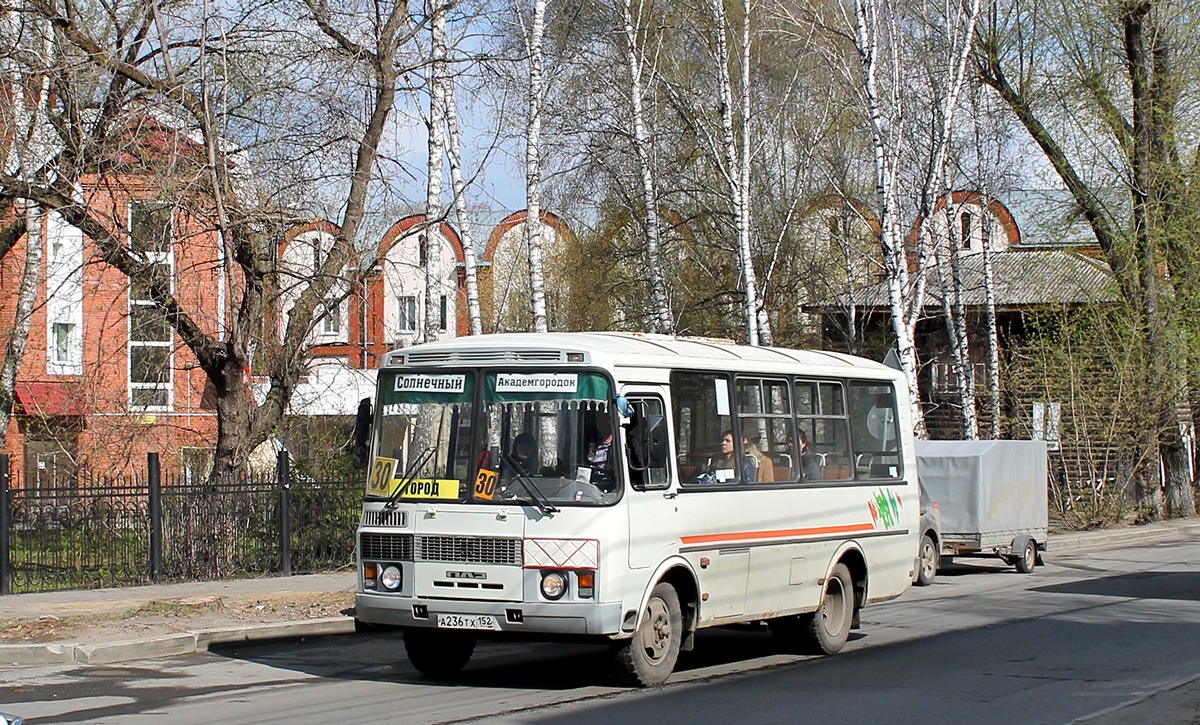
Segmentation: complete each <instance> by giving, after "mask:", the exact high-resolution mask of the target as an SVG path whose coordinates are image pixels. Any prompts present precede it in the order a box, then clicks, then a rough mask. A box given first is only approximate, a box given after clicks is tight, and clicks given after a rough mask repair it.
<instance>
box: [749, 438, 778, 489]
mask: <svg viewBox="0 0 1200 725" xmlns="http://www.w3.org/2000/svg"><path fill="white" fill-rule="evenodd" d="M742 453H744V454H745V456H744V457H743V458H742V479H743V480H744V481H745V482H746V483H755V482H758V483H774V482H775V464H774V463H772V462H771V459H770V458H768V457H767V455H766V454H765V453H763V452H762V449H760V448H759V447H758V446H757V445H756V444H755V443H754V441H752V440H750V437H749V436H742Z"/></svg>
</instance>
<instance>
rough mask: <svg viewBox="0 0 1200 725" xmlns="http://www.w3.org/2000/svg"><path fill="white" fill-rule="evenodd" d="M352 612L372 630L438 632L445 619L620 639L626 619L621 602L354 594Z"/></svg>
mask: <svg viewBox="0 0 1200 725" xmlns="http://www.w3.org/2000/svg"><path fill="white" fill-rule="evenodd" d="M354 609H355V615H354V616H355V618H356V619H358V620H359V621H362V622H367V623H368V624H384V625H390V626H398V627H438V626H439V617H440V616H442V615H459V616H460V617H468V618H476V617H481V616H482V617H487V616H490V617H491V618H492V619H491V620H490V623H491V624H492V625H494V626H492V627H489V629H490V631H496V632H511V633H529V634H533V633H545V634H563V635H600V636H603V635H609V636H612V635H619V634H620V633H621V618H622V617H621V615H622V612H621V603H620V602H487V601H478V600H459V599H415V598H413V597H400V596H389V595H384V594H374V593H371V592H359V593H358V594H356V595H355V597H354ZM457 621H461V620H457ZM626 636H628V633H626Z"/></svg>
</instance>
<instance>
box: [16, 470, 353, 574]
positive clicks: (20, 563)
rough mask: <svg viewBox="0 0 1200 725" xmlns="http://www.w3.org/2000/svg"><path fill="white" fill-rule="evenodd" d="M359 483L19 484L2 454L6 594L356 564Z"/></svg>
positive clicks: (287, 476)
mask: <svg viewBox="0 0 1200 725" xmlns="http://www.w3.org/2000/svg"><path fill="white" fill-rule="evenodd" d="M362 496H363V482H362V481H360V480H357V479H355V480H308V479H306V478H303V479H297V478H296V477H293V476H292V475H291V470H290V462H289V460H288V458H287V453H286V452H283V453H281V454H280V457H279V460H278V464H277V466H276V470H275V471H273V472H271V473H269V474H266V475H251V476H248V477H246V478H241V479H238V480H236V481H229V482H221V483H216V484H214V483H211V482H207V481H206V482H203V483H194V482H190V481H186V480H181V479H179V478H176V477H171V476H162V475H161V472H160V469H159V467H158V456H157V455H156V454H150V455H149V456H148V457H147V469H146V473H145V475H134V476H128V477H120V478H118V477H105V476H95V475H93V476H85V475H77V476H76V477H75V479H74V481H73V483H72V485H71V486H70V487H69V488H65V489H64V488H62V487H59V488H54V489H39V488H35V487H28V486H22V485H21V482H20V481H19V480H14V477H13V476H10V469H9V461H8V457H7V456H0V594H9V593H19V592H39V591H54V590H62V589H92V588H99V587H117V586H130V585H137V584H151V583H158V582H177V581H206V580H216V579H229V578H245V577H255V576H264V575H269V574H281V575H284V576H287V575H290V574H303V573H313V572H320V571H331V570H335V569H338V568H341V567H344V566H347V565H350V564H352V563H353V562H354V543H355V542H354V532H355V529H356V527H357V525H358V521H359V518H360V516H361V512H362Z"/></svg>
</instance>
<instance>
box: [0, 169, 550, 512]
mask: <svg viewBox="0 0 1200 725" xmlns="http://www.w3.org/2000/svg"><path fill="white" fill-rule="evenodd" d="M83 191H84V194H85V195H86V198H87V202H88V204H89V205H90V206H91V209H92V210H93V211H94V212H99V216H101V217H103V218H105V219H108V220H110V221H111V223H112V225H113V227H114V228H115V229H119V230H121V234H124V235H127V238H128V239H129V240H130V242H131V244H132V248H133V249H134V250H135V251H137V252H139V253H140V254H143V255H144V257H145V259H146V261H147V262H148V263H150V264H153V265H155V266H156V268H157V269H156V272H157V273H158V274H161V275H162V277H163V278H164V279H168V280H170V283H171V285H172V292H173V294H174V295H176V297H178V298H179V299H180V301H181V302H182V303H183V304H184V305H185V306H186V308H187V309H189V310H194V311H195V312H194V315H195V317H196V319H197V321H198V322H199V323H200V324H201V326H202V327H203V328H204V329H205V331H206V332H210V333H213V334H216V333H217V331H219V330H220V329H221V326H222V325H223V324H225V322H226V319H227V315H228V310H229V305H230V300H231V299H232V298H234V297H235V295H234V294H232V292H233V291H232V290H231V289H230V285H231V281H230V280H229V279H226V278H225V275H224V271H223V270H224V268H225V265H223V264H221V256H220V255H221V249H220V245H219V239H218V237H217V234H216V233H215V232H214V231H213V230H212V228H211V224H209V223H208V222H207V221H206V220H205V219H202V218H197V216H196V215H195V212H193V211H192V209H193V208H194V207H195V206H196V204H194V203H188V204H184V203H180V202H178V201H169V200H165V199H164V198H163V196H164V195H163V187H162V185H161V184H159V183H155V180H154V178H153V177H142V176H139V175H138V174H136V173H129V174H124V175H121V176H120V177H119V183H118V182H115V181H114V180H113V179H112V178H108V179H104V180H103V181H101V180H98V179H92V180H89V181H88V182H86V183H85V185H84V190H83ZM542 218H543V221H544V222H545V223H546V225H547V228H548V230H549V239H550V242H551V245H552V244H553V243H554V241H555V240H557V239H560V238H562V237H563V236H565V235H566V234H567V233H568V231H567V228H566V225H565V223H563V222H562V220H560V219H558V217H555V216H554V215H552V214H548V213H543V217H542ZM523 220H524V212H517V213H516V214H513V215H510V216H509V217H508V218H506V219H505V220H504V221H503V222H501V224H500V225H498V226H497V227H496V228H495V229H494V230H493V231H492V233H491V234H490V236H489V237H488V241H487V243H486V246H485V247H484V248H483V249H480V250H478V253H477V258H478V260H479V272H480V296H481V303H482V307H483V309H484V329H485V332H490V331H494V330H495V329H496V328H497V320H498V319H499V318H500V317H502V316H503V313H504V312H505V311H508V310H511V309H514V308H515V307H517V306H527V301H525V300H522V299H520V294H519V292H518V294H514V293H513V292H512V290H511V289H510V288H509V287H507V286H506V287H505V288H504V289H503V290H502V291H501V292H500V293H497V291H496V285H494V284H493V282H492V277H491V270H492V266H493V265H492V258H493V257H494V256H495V255H496V254H498V253H499V254H501V255H502V256H503V258H504V259H505V260H506V265H507V266H506V273H507V274H521V272H520V263H519V259H520V257H521V254H522V252H523V234H522V233H521V231H522V227H521V224H522V222H523ZM423 222H424V217H423V215H412V216H408V217H405V218H403V219H400V220H399V221H397V222H396V223H395V224H393V225H392V226H391V227H390V228H389V229H388V230H387V231H386V232H385V233H384V234H383V236H382V238H381V239H380V240H379V242H378V244H377V245H373V247H372V248H371V249H367V250H364V251H363V254H362V260H363V261H361V262H359V263H356V264H355V265H353V266H351V267H348V268H347V269H345V270H343V273H342V276H341V280H342V281H341V282H339V283H338V284H335V286H334V288H333V289H332V290H331V292H330V296H329V298H328V300H327V302H326V304H325V305H323V306H322V307H321V308H320V309H319V310H318V312H317V315H316V319H315V321H314V322H313V325H312V328H311V330H310V331H309V334H308V337H307V340H306V346H307V351H306V352H307V354H308V356H309V357H310V360H311V362H310V366H309V370H308V372H307V374H306V375H305V376H304V377H303V378H302V379H301V381H300V384H299V386H298V387H297V389H296V391H295V394H294V396H293V399H292V402H291V405H290V408H289V416H288V420H287V421H286V422H285V430H284V434H283V438H284V441H285V442H286V444H287V445H288V446H289V448H291V449H292V452H293V453H294V454H295V455H297V456H301V457H303V456H306V455H310V454H311V455H337V454H339V451H337V450H331V449H333V448H336V447H337V446H338V445H339V441H340V438H339V436H344V432H345V430H347V429H349V428H350V427H352V423H353V416H354V414H355V412H356V410H357V406H358V402H359V401H360V400H361V399H362V398H364V397H370V395H371V394H372V392H373V386H374V377H375V376H374V369H375V368H376V367H377V366H378V364H379V361H380V360H381V358H382V356H383V354H384V353H385V352H387V351H388V350H390V349H393V348H394V347H397V346H400V347H403V346H406V345H409V344H412V343H413V342H414V341H416V340H417V339H418V337H419V331H420V330H421V329H422V326H423V320H424V314H425V305H424V295H425V262H426V260H424V258H423V257H424V245H423V244H422V242H421V240H422V239H423V237H424V235H425V234H426V233H428V230H429V227H427V226H426V225H425V224H424V223H423ZM337 233H338V228H337V226H336V225H334V224H333V223H331V222H328V221H326V220H313V221H310V222H308V223H305V224H302V225H298V226H297V227H295V228H293V229H291V230H290V231H289V232H288V233H287V234H286V235H285V236H284V238H283V239H282V240H281V242H280V244H279V247H278V263H279V267H278V268H279V275H278V277H279V280H280V298H279V301H278V306H277V308H276V309H273V310H271V311H269V312H268V319H267V320H266V325H267V329H268V330H270V329H274V330H276V331H277V333H278V334H280V335H282V329H283V328H282V326H283V324H284V323H285V322H286V320H287V314H288V310H289V309H290V307H291V305H292V304H293V303H294V301H295V299H296V297H297V296H298V294H299V291H300V290H301V289H302V287H303V285H304V284H305V281H306V280H307V279H311V277H312V275H313V273H314V271H315V270H316V269H317V268H318V267H319V265H320V264H321V262H322V261H323V259H324V255H325V254H327V253H328V251H329V249H330V247H331V245H332V242H333V238H334V236H335V235H336V234H337ZM438 233H439V235H440V237H441V240H442V243H441V244H440V248H441V250H442V251H441V254H440V255H439V256H440V258H439V259H435V260H434V264H435V270H436V272H435V274H436V276H437V278H438V285H439V286H440V288H441V290H442V292H441V294H440V295H439V299H438V301H437V302H436V303H435V309H436V310H437V313H438V314H439V325H438V326H439V329H440V330H441V333H440V337H442V338H446V337H454V336H457V335H464V334H467V331H468V322H467V306H466V290H465V275H464V253H463V247H462V242H461V240H460V238H459V235H458V233H457V231H456V230H455V229H454V228H453V227H452V226H450V225H449V224H446V223H442V224H440V225H438ZM29 243H40V244H44V250H45V253H44V259H43V266H42V269H41V274H40V278H39V289H38V295H37V303H36V307H35V310H34V313H33V319H32V327H31V330H30V335H29V343H28V347H27V353H26V355H25V358H24V360H23V362H22V366H21V369H20V373H19V375H18V383H17V387H16V391H15V392H16V405H15V407H14V411H13V413H14V415H13V418H12V421H11V423H10V426H9V430H8V434H7V440H6V444H5V452H6V453H7V454H9V456H10V460H11V461H13V466H12V468H13V469H14V470H13V473H14V474H15V476H16V478H17V481H18V485H26V484H25V483H21V482H28V485H32V486H45V487H54V488H62V487H69V486H71V485H74V481H75V473H76V471H78V470H81V469H86V470H88V471H90V472H91V473H93V474H95V473H98V472H104V473H112V474H121V473H127V472H131V471H139V470H142V469H143V467H144V463H145V457H146V453H147V452H151V451H153V452H157V453H159V454H160V457H161V462H162V466H163V468H164V470H165V471H168V472H180V473H182V474H183V475H184V476H188V475H193V476H201V475H204V473H205V472H206V470H207V467H208V465H209V462H210V461H211V449H212V446H213V444H214V441H215V436H216V426H217V420H216V412H215V410H214V409H213V407H212V406H211V405H210V399H211V396H210V395H206V394H205V389H206V377H205V374H204V373H203V371H202V370H200V368H199V366H198V365H197V362H196V360H195V358H194V356H193V355H192V354H191V352H190V351H189V350H188V348H187V347H186V346H185V345H184V344H183V343H182V342H181V341H180V340H179V338H178V337H177V336H176V335H175V334H174V333H173V331H172V330H171V328H170V327H169V326H167V325H166V324H165V322H164V321H163V320H162V319H161V317H160V316H158V315H157V314H154V308H153V305H152V304H150V303H149V301H148V300H147V299H145V298H146V296H147V295H146V294H145V291H144V290H140V289H139V287H138V285H136V284H133V285H131V284H130V283H129V279H128V278H127V277H126V276H125V275H124V274H123V273H121V272H120V271H118V270H116V269H114V268H112V267H110V266H108V265H107V264H106V263H104V262H103V261H102V260H101V259H100V255H99V252H98V249H97V247H96V245H95V243H94V241H93V240H91V239H89V238H88V237H87V236H86V235H84V234H83V233H82V232H81V231H80V230H78V229H76V228H74V227H72V226H71V225H69V224H67V223H66V222H65V221H64V220H63V219H62V218H61V217H59V216H58V215H57V214H56V213H54V212H50V213H48V214H44V215H41V216H40V223H39V225H38V226H37V227H36V230H35V231H33V232H32V233H30V234H27V235H26V237H25V238H23V239H22V240H21V241H20V242H18V244H17V246H16V247H14V248H13V249H12V250H11V251H10V253H9V254H8V255H6V256H5V257H4V259H3V261H2V262H0V321H3V322H0V324H4V325H9V324H11V321H12V320H13V314H14V305H15V297H16V291H17V284H18V281H19V278H20V274H21V265H22V263H23V260H24V254H25V246H24V245H26V244H29ZM365 264H372V265H373V266H372V268H371V269H369V270H366V272H365V274H361V271H362V270H361V265H365ZM526 269H527V268H526ZM526 274H527V273H526ZM360 278H361V281H354V280H359V279H360ZM498 294H499V297H498ZM524 294H525V295H527V294H528V293H527V283H526V291H525V293H524ZM249 372H250V375H251V376H252V379H253V375H254V372H255V371H253V370H251V371H249ZM252 387H253V388H254V389H255V391H256V393H262V392H265V389H266V384H265V382H264V381H262V380H255V384H254V385H253V386H252ZM266 453H268V454H269V451H268V452H266ZM256 458H258V459H260V462H261V459H264V458H265V459H266V460H267V461H269V460H270V457H269V455H265V456H257V457H256Z"/></svg>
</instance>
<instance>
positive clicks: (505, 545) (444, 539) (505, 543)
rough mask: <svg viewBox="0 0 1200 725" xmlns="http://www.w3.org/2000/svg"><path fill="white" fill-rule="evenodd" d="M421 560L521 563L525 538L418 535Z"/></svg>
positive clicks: (510, 564)
mask: <svg viewBox="0 0 1200 725" xmlns="http://www.w3.org/2000/svg"><path fill="white" fill-rule="evenodd" d="M417 561H448V562H461V563H463V564H504V565H508V566H520V565H521V540H520V539H497V538H486V537H473V536H472V537H468V536H418V537H417Z"/></svg>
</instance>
